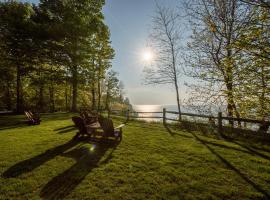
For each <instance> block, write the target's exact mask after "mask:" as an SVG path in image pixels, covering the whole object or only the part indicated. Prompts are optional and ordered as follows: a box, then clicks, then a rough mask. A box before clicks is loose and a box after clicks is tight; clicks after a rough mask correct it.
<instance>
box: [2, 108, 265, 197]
mask: <svg viewBox="0 0 270 200" xmlns="http://www.w3.org/2000/svg"><path fill="white" fill-rule="evenodd" d="M73 115H74V114H65V113H59V114H51V115H49V114H48V115H42V122H41V125H39V126H28V125H25V124H24V123H22V120H23V119H24V117H23V116H1V117H0V175H1V177H0V199H40V198H42V199H64V198H65V199H270V184H269V183H270V147H269V146H267V145H264V144H260V143H256V142H247V141H241V140H224V139H221V138H219V137H217V136H215V135H212V134H205V133H204V134H201V133H197V132H194V131H190V130H185V131H184V130H178V129H176V128H174V127H172V126H171V127H164V126H162V125H161V124H158V123H144V122H136V121H133V122H129V123H128V124H127V126H125V127H124V133H123V140H122V142H121V143H115V142H113V141H103V140H100V141H94V140H87V139H84V140H78V141H72V140H71V139H72V137H73V136H74V135H75V133H76V131H77V130H76V129H74V127H73V124H72V121H71V116H73ZM114 123H115V125H117V124H120V123H121V119H120V118H117V119H115V120H114Z"/></svg>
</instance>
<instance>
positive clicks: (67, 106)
mask: <svg viewBox="0 0 270 200" xmlns="http://www.w3.org/2000/svg"><path fill="white" fill-rule="evenodd" d="M65 103H66V111H69V105H68V84H67V80H66V86H65Z"/></svg>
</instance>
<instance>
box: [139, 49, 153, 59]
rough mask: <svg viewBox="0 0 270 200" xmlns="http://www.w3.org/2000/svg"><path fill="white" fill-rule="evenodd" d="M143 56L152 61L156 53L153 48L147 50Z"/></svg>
mask: <svg viewBox="0 0 270 200" xmlns="http://www.w3.org/2000/svg"><path fill="white" fill-rule="evenodd" d="M142 57H143V60H144V61H147V62H150V61H152V60H153V58H154V55H153V53H152V51H151V50H145V51H144V52H143V54H142Z"/></svg>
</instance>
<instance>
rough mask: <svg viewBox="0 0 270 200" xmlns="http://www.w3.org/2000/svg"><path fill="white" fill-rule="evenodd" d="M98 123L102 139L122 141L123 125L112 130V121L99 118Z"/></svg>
mask: <svg viewBox="0 0 270 200" xmlns="http://www.w3.org/2000/svg"><path fill="white" fill-rule="evenodd" d="M99 123H100V126H101V128H102V130H103V136H104V137H114V138H115V140H120V141H121V140H122V128H123V127H124V126H125V124H121V125H119V126H117V127H116V128H114V126H113V121H112V120H111V119H108V118H103V117H99Z"/></svg>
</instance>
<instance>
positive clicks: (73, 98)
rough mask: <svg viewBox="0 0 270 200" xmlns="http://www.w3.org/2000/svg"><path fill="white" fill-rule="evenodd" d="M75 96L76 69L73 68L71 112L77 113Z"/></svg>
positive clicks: (76, 85)
mask: <svg viewBox="0 0 270 200" xmlns="http://www.w3.org/2000/svg"><path fill="white" fill-rule="evenodd" d="M77 95H78V69H77V66H74V67H73V69H72V106H71V111H72V112H77V110H78V109H77Z"/></svg>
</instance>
